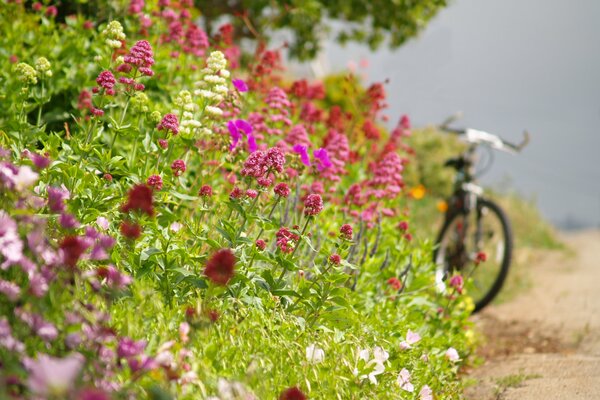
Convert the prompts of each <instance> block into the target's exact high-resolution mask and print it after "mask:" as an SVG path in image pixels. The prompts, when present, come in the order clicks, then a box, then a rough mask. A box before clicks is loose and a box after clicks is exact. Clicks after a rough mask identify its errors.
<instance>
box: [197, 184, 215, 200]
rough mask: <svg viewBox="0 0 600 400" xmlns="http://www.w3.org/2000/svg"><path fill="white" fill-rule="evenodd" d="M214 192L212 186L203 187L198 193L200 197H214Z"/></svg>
mask: <svg viewBox="0 0 600 400" xmlns="http://www.w3.org/2000/svg"><path fill="white" fill-rule="evenodd" d="M212 194H213V190H212V187H211V186H210V185H203V186H202V187H201V188H200V191H199V192H198V195H199V196H204V197H209V196H212Z"/></svg>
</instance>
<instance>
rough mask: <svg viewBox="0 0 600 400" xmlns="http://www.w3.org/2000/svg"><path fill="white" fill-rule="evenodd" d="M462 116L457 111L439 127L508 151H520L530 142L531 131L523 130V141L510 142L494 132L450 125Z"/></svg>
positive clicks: (466, 138) (467, 139)
mask: <svg viewBox="0 0 600 400" xmlns="http://www.w3.org/2000/svg"><path fill="white" fill-rule="evenodd" d="M460 117H461V114H460V113H457V114H455V115H452V116H450V117H448V118H446V120H445V121H444V122H442V124H441V125H440V126H439V129H440V130H442V131H444V132H448V133H453V134H456V135H461V136H463V137H464V139H465V141H466V142H468V143H473V144H487V145H488V146H490V147H492V148H494V149H496V150H502V151H506V152H508V153H519V152H520V151H521V150H523V148H524V147H525V146H527V144H528V143H529V140H530V136H529V132H527V131H524V132H523V140H522V141H521V143H519V144H514V143H510V142H508V141H506V140H504V139H502V138H501V137H499V136H496V135H494V134H491V133H488V132H485V131H480V130H477V129H471V128H467V129H456V128H450V127H448V125H450V124H451V123H452V122H454V121H456V120H457V119H459V118H460Z"/></svg>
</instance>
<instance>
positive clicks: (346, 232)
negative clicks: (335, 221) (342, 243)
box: [340, 224, 352, 240]
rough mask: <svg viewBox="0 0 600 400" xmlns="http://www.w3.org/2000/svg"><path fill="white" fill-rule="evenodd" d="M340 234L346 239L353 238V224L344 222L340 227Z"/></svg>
mask: <svg viewBox="0 0 600 400" xmlns="http://www.w3.org/2000/svg"><path fill="white" fill-rule="evenodd" d="M340 236H341V237H342V238H343V239H346V240H352V226H350V225H349V224H344V225H342V227H341V228H340Z"/></svg>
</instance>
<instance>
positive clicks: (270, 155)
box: [265, 147, 285, 172]
mask: <svg viewBox="0 0 600 400" xmlns="http://www.w3.org/2000/svg"><path fill="white" fill-rule="evenodd" d="M265 164H266V166H267V169H271V170H273V171H277V172H283V167H284V165H285V155H284V154H283V152H282V151H281V149H280V148H279V147H271V148H270V149H269V150H267V154H266V155H265Z"/></svg>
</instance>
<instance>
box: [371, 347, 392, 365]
mask: <svg viewBox="0 0 600 400" xmlns="http://www.w3.org/2000/svg"><path fill="white" fill-rule="evenodd" d="M388 358H390V355H389V354H388V352H387V351H385V350H384V349H382V348H381V347H379V346H375V348H374V349H373V360H375V362H378V363H381V364H383V363H384V362H386V361H387V359H388Z"/></svg>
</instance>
